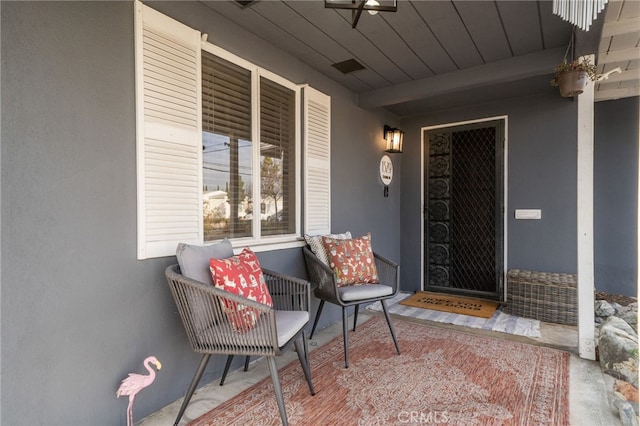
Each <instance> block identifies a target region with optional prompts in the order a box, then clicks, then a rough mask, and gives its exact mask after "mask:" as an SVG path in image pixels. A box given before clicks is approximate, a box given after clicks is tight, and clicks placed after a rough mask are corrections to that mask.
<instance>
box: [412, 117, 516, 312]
mask: <svg viewBox="0 0 640 426" xmlns="http://www.w3.org/2000/svg"><path fill="white" fill-rule="evenodd" d="M488 121H503V123H504V148H503V149H504V152H503V155H504V158H503V165H502V168H503V170H502V175H503V178H504V181H503V186H504V187H503V194H502V196H503V200H504V210H503V212H502V226H503V241H502V244H503V254H502V256H503V270H502V280H503V292H504V293H503V297H504V300H507V265H508V258H507V256H508V255H507V253H508V251H507V250H508V243H507V241H508V235H507V218H508V215H507V211H508V210H509V208H508V193H509V191H508V189H509V187H508V180H509V179H508V174H509V116H508V115H497V116H494V117H485V118H478V119H474V120H466V121H457V122H452V123H444V124H436V125H432V126H426V127H421V128H420V140H421V143H420V212H421V213H420V218H421V219H420V259H421V261H420V283H421V284H420V289H421V290H424V288H425V282H424V270H425V266H426V265H425V262H424V244H425V241H424V221H425V213H424V204H425V199H424V189H425V188H424V176H425V175H424V169H425V164H424V154H425V153H424V144H425V133H426V132H427V131H429V130H435V129H442V128H448V127H458V126H464V125H467V124H476V123H484V122H488Z"/></svg>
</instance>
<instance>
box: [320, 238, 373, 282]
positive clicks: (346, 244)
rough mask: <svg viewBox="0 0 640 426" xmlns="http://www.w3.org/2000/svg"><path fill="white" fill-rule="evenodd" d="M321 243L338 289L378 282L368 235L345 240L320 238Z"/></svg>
mask: <svg viewBox="0 0 640 426" xmlns="http://www.w3.org/2000/svg"><path fill="white" fill-rule="evenodd" d="M322 242H323V244H324V247H325V249H326V250H327V253H328V255H329V267H330V268H331V269H333V272H334V274H335V275H336V283H337V284H338V287H342V286H345V285H357V284H362V283H379V282H380V281H379V280H378V271H377V269H376V262H375V259H374V257H373V251H372V250H371V234H370V233H367V234H366V235H363V236H362V237H360V238H354V239H346V240H341V239H335V238H330V237H322Z"/></svg>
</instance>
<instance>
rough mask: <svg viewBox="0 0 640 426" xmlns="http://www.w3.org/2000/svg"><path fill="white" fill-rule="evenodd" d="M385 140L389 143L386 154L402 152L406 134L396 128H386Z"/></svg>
mask: <svg viewBox="0 0 640 426" xmlns="http://www.w3.org/2000/svg"><path fill="white" fill-rule="evenodd" d="M384 139H385V140H386V141H387V144H386V148H385V151H386V152H402V142H403V140H404V132H403V131H402V130H400V129H396V128H395V127H389V126H387V125H386V124H385V126H384Z"/></svg>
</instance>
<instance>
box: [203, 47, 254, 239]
mask: <svg viewBox="0 0 640 426" xmlns="http://www.w3.org/2000/svg"><path fill="white" fill-rule="evenodd" d="M251 129H252V125H251V71H249V70H246V69H244V68H242V67H239V66H237V65H234V64H232V63H231V62H229V61H226V60H224V59H221V58H218V57H216V56H214V55H212V54H211V53H208V52H204V51H203V52H202V150H203V151H202V185H203V188H202V206H203V225H204V240H205V241H215V240H220V239H222V238H225V237H227V238H240V237H250V236H252V220H253V217H254V209H253V199H252V182H253V175H254V174H253V167H252V161H253V143H252V140H251V139H252V138H251Z"/></svg>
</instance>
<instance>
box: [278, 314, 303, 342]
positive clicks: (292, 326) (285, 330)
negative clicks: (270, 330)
mask: <svg viewBox="0 0 640 426" xmlns="http://www.w3.org/2000/svg"><path fill="white" fill-rule="evenodd" d="M275 314H276V329H277V330H278V347H282V346H284V345H285V344H286V343H287V342H288V341H289V340H291V338H292V337H293V336H295V335H296V333H297V332H298V331H300V329H301V328H303V327H304V326H305V325H307V322H309V312H307V311H275Z"/></svg>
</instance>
